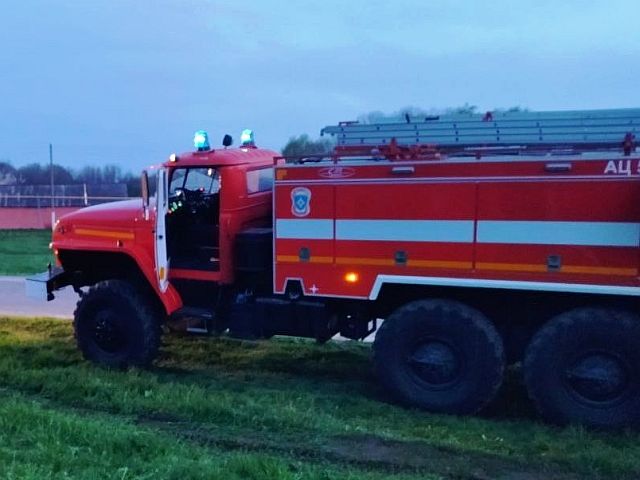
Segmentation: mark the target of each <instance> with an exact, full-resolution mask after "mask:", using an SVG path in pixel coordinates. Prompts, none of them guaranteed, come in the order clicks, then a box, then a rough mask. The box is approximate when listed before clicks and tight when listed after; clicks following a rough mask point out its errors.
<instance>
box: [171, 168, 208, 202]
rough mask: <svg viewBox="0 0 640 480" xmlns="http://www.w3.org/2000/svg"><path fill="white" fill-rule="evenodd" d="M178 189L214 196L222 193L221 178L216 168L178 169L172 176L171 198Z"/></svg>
mask: <svg viewBox="0 0 640 480" xmlns="http://www.w3.org/2000/svg"><path fill="white" fill-rule="evenodd" d="M177 189H187V190H191V191H196V190H197V191H200V192H202V193H204V194H214V193H218V192H219V191H220V176H219V175H218V171H217V170H216V169H215V168H207V167H203V168H201V167H198V168H176V169H175V170H174V171H173V173H172V175H171V183H170V185H169V196H173V195H175V193H176V190H177Z"/></svg>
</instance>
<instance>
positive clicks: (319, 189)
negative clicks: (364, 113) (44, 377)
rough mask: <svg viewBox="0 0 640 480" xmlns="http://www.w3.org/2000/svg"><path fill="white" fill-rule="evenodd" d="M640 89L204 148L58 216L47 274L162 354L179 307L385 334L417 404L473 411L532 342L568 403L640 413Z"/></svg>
mask: <svg viewBox="0 0 640 480" xmlns="http://www.w3.org/2000/svg"><path fill="white" fill-rule="evenodd" d="M639 125H640V109H623V110H607V111H576V112H537V113H530V112H508V113H500V112H493V113H491V112H490V113H487V114H485V115H451V116H440V117H427V118H416V117H410V116H406V117H404V118H400V119H390V120H389V121H387V122H381V123H378V124H360V123H357V122H343V123H341V124H339V125H337V126H333V127H327V128H325V129H323V133H324V134H330V135H334V136H335V137H336V142H337V144H336V147H335V149H334V150H333V151H332V152H331V153H329V154H326V155H316V156H306V157H299V158H295V159H284V158H282V157H279V156H278V154H277V153H276V152H272V151H268V150H263V149H259V148H256V146H255V143H254V141H253V135H252V132H250V131H245V132H243V135H242V138H241V145H240V147H239V148H229V147H230V144H231V139H230V137H228V136H225V139H224V141H223V145H224V147H221V148H216V149H215V150H212V149H211V148H210V147H209V142H208V138H207V135H206V133H205V132H202V131H201V132H197V134H196V137H195V142H194V143H195V147H196V149H195V151H193V152H188V153H184V154H180V155H171V157H170V158H169V159H168V161H167V162H165V163H164V164H163V165H162V166H160V167H159V168H158V169H157V189H156V193H155V198H153V199H151V200H150V199H149V197H150V195H149V181H148V176H147V173H145V172H143V177H142V178H143V180H142V186H143V199H142V201H140V200H131V201H125V202H117V203H112V204H109V205H100V206H95V207H89V208H85V209H83V210H80V211H78V212H75V213H72V214H70V215H67V216H65V217H63V218H62V219H61V220H60V221H59V222H58V223H57V225H56V226H55V231H54V234H53V242H52V248H53V251H54V254H55V258H56V261H57V264H56V266H55V267H53V268H50V269H49V271H48V272H45V273H44V274H42V275H40V276H37V277H34V278H32V279H30V281H29V282H28V289H29V290H30V291H31V292H32V294H38V293H41V294H42V295H47V296H48V297H49V299H51V298H53V292H54V291H55V290H57V289H59V288H62V287H65V286H68V285H71V286H72V287H73V288H74V289H75V290H76V291H77V292H78V294H79V295H80V300H79V302H78V306H77V309H76V312H75V320H74V327H75V333H76V338H77V343H78V346H79V348H80V350H81V351H82V353H83V354H84V356H85V357H86V358H87V359H89V360H91V361H93V362H96V363H98V364H101V365H106V366H110V367H126V366H129V365H146V364H149V363H150V362H151V361H152V360H153V359H154V357H155V355H156V353H157V351H158V348H159V345H160V336H161V332H162V331H163V330H164V329H163V326H168V327H170V328H173V329H178V328H183V329H187V330H190V331H197V332H201V333H214V332H215V333H218V334H220V333H223V332H228V333H229V334H230V335H232V336H235V337H240V338H255V339H258V338H268V337H271V336H274V335H292V336H302V337H310V338H315V339H317V340H318V341H326V340H328V339H331V338H332V337H334V336H335V335H336V334H340V335H342V336H343V337H347V338H350V339H364V338H366V337H368V336H369V335H371V334H372V333H373V332H374V331H376V329H377V327H378V326H380V328H379V329H378V331H377V334H376V336H375V342H374V345H373V357H374V364H375V369H376V371H377V374H378V376H379V378H380V381H381V383H382V384H383V386H384V387H385V388H387V389H388V390H389V391H390V392H391V393H392V394H393V395H395V397H396V398H397V399H398V400H399V401H400V402H402V403H405V404H409V405H414V406H418V407H421V408H424V409H427V410H430V411H434V412H444V413H452V414H468V413H473V412H476V411H478V410H480V409H481V408H483V407H484V406H485V405H487V403H489V402H490V401H491V400H492V398H494V396H495V395H496V392H497V391H498V389H499V388H500V386H501V384H502V381H503V377H504V372H505V367H506V366H507V365H509V364H512V363H516V362H522V370H523V372H524V380H525V384H526V387H527V389H528V392H529V395H530V397H531V398H532V400H533V402H534V403H535V405H536V406H537V407H538V409H539V410H540V412H541V413H542V415H543V416H544V417H545V418H547V419H549V420H551V421H554V422H558V423H568V422H577V423H583V424H586V425H592V426H598V427H621V426H629V425H632V426H633V425H638V424H640V318H639V317H638V315H639V309H638V297H639V296H640V278H639V272H638V268H639V267H640V258H639V253H640V249H639V248H638V247H639V246H640V156H639V155H638V154H637V153H636V148H635V134H636V133H637V130H638V128H639Z"/></svg>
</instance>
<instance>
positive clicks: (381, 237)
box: [274, 153, 640, 298]
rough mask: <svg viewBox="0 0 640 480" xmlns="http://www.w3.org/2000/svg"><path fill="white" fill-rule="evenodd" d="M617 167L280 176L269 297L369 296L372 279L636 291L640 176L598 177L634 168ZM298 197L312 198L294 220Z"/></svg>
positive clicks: (546, 160)
mask: <svg viewBox="0 0 640 480" xmlns="http://www.w3.org/2000/svg"><path fill="white" fill-rule="evenodd" d="M607 156H609V157H611V158H613V160H610V159H607V158H606V157H607ZM618 157H619V156H616V155H611V154H606V153H605V154H602V157H600V158H598V157H593V156H592V157H591V158H589V159H584V158H581V157H580V156H579V155H575V156H571V157H562V158H560V160H558V159H556V158H550V157H549V156H541V158H540V159H537V158H529V159H522V158H510V157H508V156H507V157H489V158H486V159H481V160H476V159H470V158H462V159H448V160H447V159H443V160H432V161H411V162H406V161H405V162H388V161H382V162H380V161H376V162H372V161H369V162H362V161H359V162H350V163H349V162H347V161H342V162H339V163H338V164H333V166H327V165H326V164H322V163H320V164H313V165H304V164H303V165H294V166H292V165H282V166H279V167H277V174H276V179H277V180H276V189H275V192H276V193H275V214H274V215H275V223H276V242H275V244H276V246H275V248H276V268H275V273H274V280H275V285H274V290H275V291H276V292H278V293H281V292H283V291H284V289H285V287H286V283H287V281H288V280H290V279H296V280H300V281H301V282H302V284H303V288H304V290H305V293H306V294H307V295H320V296H337V297H343V296H344V297H358V298H368V297H370V296H375V292H374V290H375V288H374V284H375V282H376V279H378V277H379V276H380V275H392V276H394V277H411V278H413V277H429V278H435V279H438V278H458V279H464V278H467V279H477V280H478V281H481V280H483V279H499V280H504V281H513V282H542V283H545V284H546V283H547V282H551V283H555V284H560V285H561V284H565V283H566V284H576V283H577V284H586V285H589V284H595V285H625V286H629V285H632V286H636V285H638V265H639V263H640V258H638V254H639V251H638V245H639V242H640V205H639V204H638V201H637V198H638V193H639V185H638V182H640V176H638V175H637V173H636V171H635V170H634V169H632V168H630V169H627V170H630V171H631V175H620V174H614V175H611V174H609V172H606V170H607V167H608V165H610V163H611V161H613V162H618V163H619V162H620V161H622V162H628V163H629V165H632V166H633V165H636V164H637V163H638V160H637V159H629V158H625V159H623V160H619V159H618ZM558 164H560V165H561V167H562V168H560V169H559V170H558V169H556V168H555V166H557V165H558ZM329 165H331V164H329ZM550 167H551V168H550ZM296 189H298V191H300V190H299V189H303V190H302V191H303V193H304V189H307V190H308V191H309V194H310V198H309V199H308V204H306V205H302V210H300V211H298V212H297V214H296V212H295V207H294V205H293V202H294V198H293V196H292V195H294V191H295V190H296ZM302 203H304V201H303V202H302ZM305 208H308V212H307V211H304V209H305ZM283 221H284V222H285V223H287V222H290V225H287V228H289V230H288V231H287V234H286V235H284V236H282V235H281V233H279V232H281V229H280V228H279V227H278V225H282V224H283V223H282V222H283ZM292 226H293V228H290V227H292ZM347 274H350V280H352V281H347V280H346V277H347ZM354 274H355V275H354Z"/></svg>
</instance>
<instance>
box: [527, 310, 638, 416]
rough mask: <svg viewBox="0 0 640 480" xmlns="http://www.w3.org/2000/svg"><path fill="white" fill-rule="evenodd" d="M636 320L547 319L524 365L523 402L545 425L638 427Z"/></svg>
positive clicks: (614, 314)
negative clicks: (528, 402)
mask: <svg viewBox="0 0 640 480" xmlns="http://www.w3.org/2000/svg"><path fill="white" fill-rule="evenodd" d="M639 345H640V319H638V317H637V316H636V315H634V314H632V313H629V312H625V311H620V310H615V309H609V308H577V309H575V310H571V311H569V312H566V313H563V314H561V315H558V316H557V317H555V318H552V319H551V320H550V321H549V322H548V323H547V324H546V325H544V326H543V327H542V328H541V329H540V330H539V331H538V333H536V335H535V336H534V337H533V339H532V341H531V343H530V344H529V347H528V348H527V352H526V354H525V359H524V377H525V383H526V385H527V389H528V391H529V396H530V397H531V399H532V400H533V402H534V403H535V404H536V406H537V408H538V410H539V412H540V413H541V414H542V416H543V417H545V418H546V419H547V420H549V421H551V422H554V423H559V424H567V423H581V424H584V425H587V426H591V427H597V428H621V427H625V426H638V425H640V348H638V346H639Z"/></svg>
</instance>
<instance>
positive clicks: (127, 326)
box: [74, 280, 161, 368]
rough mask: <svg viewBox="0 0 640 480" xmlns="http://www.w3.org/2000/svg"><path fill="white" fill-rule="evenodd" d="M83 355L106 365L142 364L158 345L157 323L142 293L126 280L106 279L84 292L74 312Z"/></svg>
mask: <svg viewBox="0 0 640 480" xmlns="http://www.w3.org/2000/svg"><path fill="white" fill-rule="evenodd" d="M74 331H75V337H76V341H77V344H78V348H79V349H80V351H81V352H82V354H83V356H84V357H85V358H86V359H87V360H90V361H92V362H94V363H96V364H99V365H102V366H106V367H110V368H127V367H130V366H146V365H149V364H150V363H151V362H152V361H153V359H154V358H155V356H156V354H157V352H158V348H159V346H160V334H161V330H160V322H159V319H158V316H157V315H156V314H155V310H154V308H153V307H152V305H151V304H150V302H148V301H147V300H146V299H145V297H144V295H142V294H141V292H139V291H138V290H137V289H136V288H135V287H134V286H133V285H131V284H130V283H129V282H126V281H122V280H106V281H103V282H100V283H98V284H96V285H94V286H92V287H91V288H90V289H89V291H88V292H87V293H85V294H84V295H83V296H82V298H81V299H80V301H79V302H78V305H77V307H76V311H75V312H74Z"/></svg>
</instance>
